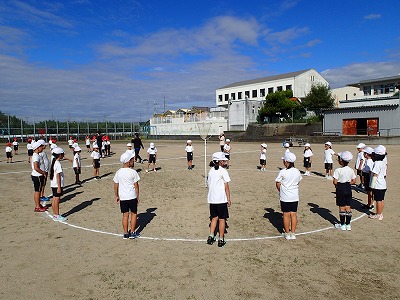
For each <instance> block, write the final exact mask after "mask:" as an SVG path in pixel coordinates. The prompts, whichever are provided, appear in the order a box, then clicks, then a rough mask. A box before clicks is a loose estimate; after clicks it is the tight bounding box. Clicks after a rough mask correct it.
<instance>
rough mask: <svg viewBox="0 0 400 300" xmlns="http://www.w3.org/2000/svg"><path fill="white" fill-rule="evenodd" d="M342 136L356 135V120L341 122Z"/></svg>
mask: <svg viewBox="0 0 400 300" xmlns="http://www.w3.org/2000/svg"><path fill="white" fill-rule="evenodd" d="M342 126H343V129H342V131H343V135H356V134H357V120H356V119H350V120H343V122H342Z"/></svg>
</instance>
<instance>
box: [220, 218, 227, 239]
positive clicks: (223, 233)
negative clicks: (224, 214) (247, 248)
mask: <svg viewBox="0 0 400 300" xmlns="http://www.w3.org/2000/svg"><path fill="white" fill-rule="evenodd" d="M225 224H226V220H225V219H219V238H220V239H221V240H223V239H224V235H225Z"/></svg>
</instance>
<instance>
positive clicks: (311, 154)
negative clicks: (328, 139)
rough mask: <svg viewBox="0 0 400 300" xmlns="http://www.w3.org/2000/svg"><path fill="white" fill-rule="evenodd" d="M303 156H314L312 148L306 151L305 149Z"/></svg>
mask: <svg viewBox="0 0 400 300" xmlns="http://www.w3.org/2000/svg"><path fill="white" fill-rule="evenodd" d="M303 156H304V157H307V158H308V157H311V156H313V153H312V151H311V149H307V150H306V151H304V153H303Z"/></svg>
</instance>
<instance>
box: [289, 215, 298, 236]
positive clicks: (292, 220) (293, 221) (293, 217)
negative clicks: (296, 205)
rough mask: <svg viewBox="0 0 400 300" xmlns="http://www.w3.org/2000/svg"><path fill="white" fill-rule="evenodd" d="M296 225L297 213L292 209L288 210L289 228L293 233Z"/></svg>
mask: <svg viewBox="0 0 400 300" xmlns="http://www.w3.org/2000/svg"><path fill="white" fill-rule="evenodd" d="M296 227H297V213H296V212H294V211H291V212H290V229H291V231H292V233H293V234H294V233H295V232H296Z"/></svg>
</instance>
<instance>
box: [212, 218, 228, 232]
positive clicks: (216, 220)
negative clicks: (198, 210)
mask: <svg viewBox="0 0 400 300" xmlns="http://www.w3.org/2000/svg"><path fill="white" fill-rule="evenodd" d="M217 222H218V217H214V218H212V219H211V224H210V235H212V236H214V232H215V228H216V227H217ZM224 232H225V231H224Z"/></svg>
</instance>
